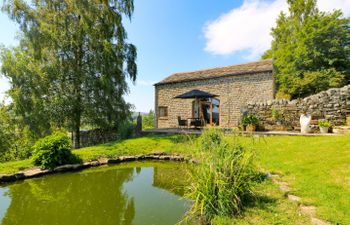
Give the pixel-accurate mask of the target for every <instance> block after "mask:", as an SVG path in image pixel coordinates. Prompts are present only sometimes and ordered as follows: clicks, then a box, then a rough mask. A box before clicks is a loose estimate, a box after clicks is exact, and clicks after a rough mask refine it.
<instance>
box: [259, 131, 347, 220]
mask: <svg viewBox="0 0 350 225" xmlns="http://www.w3.org/2000/svg"><path fill="white" fill-rule="evenodd" d="M256 147H257V148H258V149H259V154H258V161H259V164H260V166H261V168H263V169H264V170H267V171H270V172H276V173H280V174H281V175H282V176H283V180H285V181H287V182H288V183H289V184H290V185H291V188H292V192H293V193H294V194H295V195H298V196H300V197H302V200H303V204H307V205H315V206H316V207H317V214H318V216H319V217H320V218H322V219H325V220H328V221H330V222H332V223H334V224H350V213H349V211H350V135H347V136H333V137H285V136H284V137H282V136H276V137H266V138H263V139H260V141H257V142H256Z"/></svg>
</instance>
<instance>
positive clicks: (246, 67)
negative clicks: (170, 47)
mask: <svg viewBox="0 0 350 225" xmlns="http://www.w3.org/2000/svg"><path fill="white" fill-rule="evenodd" d="M272 70H273V60H272V59H265V60H259V61H254V62H246V63H241V64H233V65H228V66H223V67H213V68H208V69H201V70H194V71H190V72H179V73H173V74H171V75H170V76H168V77H166V78H164V79H163V80H161V81H160V82H158V83H156V84H155V85H158V84H167V83H174V82H175V83H177V82H185V81H190V80H202V79H213V78H218V77H222V76H228V75H230V76H231V75H240V74H242V75H243V74H251V73H255V72H264V71H272Z"/></svg>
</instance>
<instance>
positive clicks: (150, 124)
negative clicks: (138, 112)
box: [142, 110, 155, 130]
mask: <svg viewBox="0 0 350 225" xmlns="http://www.w3.org/2000/svg"><path fill="white" fill-rule="evenodd" d="M154 124H155V117H154V111H153V110H150V111H149V113H148V115H143V116H142V129H143V130H150V129H154Z"/></svg>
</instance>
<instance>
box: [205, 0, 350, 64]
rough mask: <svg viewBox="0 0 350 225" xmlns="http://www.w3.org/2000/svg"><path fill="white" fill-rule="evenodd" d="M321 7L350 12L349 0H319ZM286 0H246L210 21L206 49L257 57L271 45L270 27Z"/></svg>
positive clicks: (213, 51)
mask: <svg viewBox="0 0 350 225" xmlns="http://www.w3.org/2000/svg"><path fill="white" fill-rule="evenodd" d="M318 7H319V9H320V10H321V11H332V10H333V9H342V10H343V12H344V14H345V15H346V16H349V15H350V0H332V1H330V0H319V1H318ZM287 9H288V5H287V3H286V0H274V1H267V0H244V2H243V4H242V5H241V6H240V7H239V8H235V9H232V10H231V11H230V12H228V13H225V14H223V15H221V16H220V17H219V18H218V19H216V20H214V21H210V22H208V23H207V25H206V26H205V28H204V33H205V37H206V41H207V42H206V47H205V50H206V51H208V52H210V53H213V54H217V55H229V54H234V53H237V52H240V51H245V52H246V51H247V52H248V55H246V58H248V59H256V58H258V57H259V56H260V55H261V54H262V53H263V52H264V51H265V50H267V49H268V48H269V47H270V44H271V41H272V37H271V35H270V32H271V28H272V27H274V26H275V23H276V18H277V16H278V14H279V13H280V12H281V11H287Z"/></svg>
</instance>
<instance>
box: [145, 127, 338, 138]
mask: <svg viewBox="0 0 350 225" xmlns="http://www.w3.org/2000/svg"><path fill="white" fill-rule="evenodd" d="M218 129H224V128H218ZM203 130H205V128H204V129H193V128H188V129H181V128H159V129H152V130H144V131H142V134H144V135H147V134H190V135H191V134H193V135H200V134H202V131H203ZM224 130H225V131H227V132H232V130H231V129H224ZM237 134H243V135H257V136H311V137H312V136H314V137H318V136H337V135H340V134H336V133H327V134H321V133H308V134H302V133H300V132H293V131H255V132H246V131H237Z"/></svg>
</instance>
